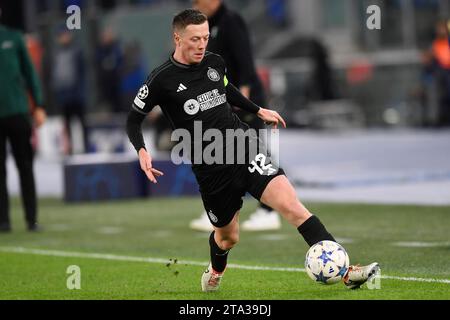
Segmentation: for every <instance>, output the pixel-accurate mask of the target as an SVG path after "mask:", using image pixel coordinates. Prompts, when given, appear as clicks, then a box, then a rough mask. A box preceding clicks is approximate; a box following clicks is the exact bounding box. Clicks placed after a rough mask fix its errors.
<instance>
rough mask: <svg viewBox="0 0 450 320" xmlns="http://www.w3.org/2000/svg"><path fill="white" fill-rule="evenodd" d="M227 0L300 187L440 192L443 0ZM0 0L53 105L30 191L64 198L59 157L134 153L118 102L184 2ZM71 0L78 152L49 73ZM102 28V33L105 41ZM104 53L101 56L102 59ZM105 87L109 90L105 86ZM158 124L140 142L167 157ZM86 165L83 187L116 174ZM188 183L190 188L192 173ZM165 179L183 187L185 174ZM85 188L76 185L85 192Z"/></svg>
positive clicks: (381, 193) (446, 173) (444, 145)
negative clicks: (434, 65) (242, 25)
mask: <svg viewBox="0 0 450 320" xmlns="http://www.w3.org/2000/svg"><path fill="white" fill-rule="evenodd" d="M226 2H227V3H228V5H229V6H230V7H231V8H234V9H238V10H239V12H241V13H242V15H243V17H244V18H245V19H246V21H247V23H248V25H249V27H250V31H251V36H252V42H253V45H254V54H255V56H256V58H257V65H258V72H259V74H260V76H261V78H262V79H263V82H264V85H265V88H266V92H267V94H268V96H269V98H270V104H269V105H270V106H271V107H272V108H274V109H277V110H278V111H280V112H281V113H282V114H283V116H284V117H285V118H286V120H287V121H288V125H289V128H290V129H289V130H287V131H286V132H282V133H281V138H282V139H281V140H282V141H281V154H280V158H281V161H282V164H283V165H284V166H285V167H286V168H287V169H288V170H289V171H290V172H291V175H294V180H296V182H297V186H298V187H299V188H304V189H303V190H305V191H306V192H305V193H303V194H304V197H305V198H306V199H308V198H311V199H314V200H332V199H338V198H340V199H343V200H344V201H349V200H357V201H380V200H384V201H389V202H399V203H402V202H404V201H406V202H416V201H417V202H421V203H422V202H423V203H426V202H429V203H436V204H444V203H447V204H449V203H450V182H449V181H450V165H449V162H448V158H449V153H450V133H449V131H448V130H446V129H445V126H448V125H449V123H448V119H445V113H448V112H449V111H448V109H449V108H450V107H449V105H448V104H447V105H445V106H441V105H440V100H439V99H440V98H439V95H442V93H441V92H439V84H438V81H437V80H435V79H433V77H432V76H430V74H428V73H427V72H426V66H425V60H426V55H427V52H428V51H429V49H430V47H431V45H432V43H433V39H434V37H435V25H436V22H437V21H439V19H443V18H447V16H448V15H449V13H450V12H449V6H450V1H448V0H404V1H402V0H398V1H361V0H342V1H332V0H321V1H308V0H290V1H289V0H279V1H277V0H267V1H246V0H227V1H226ZM2 3H3V7H4V8H3V12H4V14H3V21H4V23H5V24H7V25H11V26H13V27H16V28H19V29H22V30H24V31H25V32H27V34H28V36H29V39H33V40H35V41H31V40H30V41H29V44H30V50H31V51H32V56H33V57H35V61H36V64H37V65H38V66H39V67H38V69H39V70H40V71H41V72H40V74H41V78H42V83H43V88H44V91H45V98H46V99H45V101H46V107H47V110H48V112H49V115H50V118H49V121H48V122H47V123H46V125H45V126H44V127H43V128H42V129H41V130H39V131H38V132H37V133H36V134H37V139H36V151H37V161H36V174H37V184H38V191H39V193H40V195H41V196H57V197H65V198H66V199H67V198H70V199H75V198H76V196H74V195H73V193H74V192H77V190H76V189H77V188H84V189H85V188H86V184H84V185H83V184H81V185H79V186H78V187H77V184H76V183H74V182H73V181H72V179H75V180H76V177H75V176H73V175H72V173H73V172H71V171H70V170H69V171H68V170H64V166H65V168H66V169H67V166H69V169H70V168H71V167H72V166H74V164H82V163H93V164H95V163H97V164H98V163H105V162H109V161H112V162H114V163H117V162H119V163H123V162H127V161H131V160H130V159H133V158H134V150H132V147H131V145H130V144H129V143H128V141H127V138H126V136H125V132H124V122H125V115H126V112H127V111H128V109H129V105H130V101H132V98H133V97H134V95H135V93H136V90H137V88H139V86H140V84H141V83H142V81H143V80H144V79H145V78H146V76H147V74H148V73H149V71H151V69H152V68H154V67H156V66H158V65H159V64H160V63H161V62H163V61H164V60H165V59H166V58H167V55H168V54H169V53H170V52H171V50H172V43H171V33H170V32H171V31H170V22H171V19H172V17H173V14H174V13H175V12H177V11H178V10H179V9H181V8H184V7H187V6H190V1H181V0H180V1H170V0H166V1H158V0H142V1H137V0H136V1H133V0H128V1H126V0H123V1H119V0H116V1H81V0H78V1H58V0H53V1H52V0H46V1H3V2H2ZM71 4H76V5H78V6H80V8H81V14H82V22H81V30H73V31H71V33H72V35H73V36H74V38H75V44H76V45H77V46H79V47H80V49H81V50H82V53H83V56H84V58H85V60H84V61H85V62H84V63H85V70H86V73H85V74H86V76H85V78H84V79H85V83H84V85H85V88H89V89H88V90H87V89H86V90H85V93H86V107H85V110H86V111H85V113H86V124H85V126H86V131H84V133H85V135H86V136H87V137H86V146H85V147H83V130H82V129H81V125H80V122H79V121H77V119H76V118H75V119H74V121H72V124H71V127H72V130H73V153H74V154H75V155H78V156H77V157H75V158H74V157H68V140H67V138H66V135H65V134H64V126H63V121H62V117H61V113H62V111H61V108H60V107H59V106H58V103H57V101H56V99H55V93H54V91H53V88H52V85H51V83H52V81H51V74H52V72H53V69H54V66H55V52H56V48H57V38H58V33H59V32H60V30H61V28H64V26H65V23H66V20H67V18H68V16H69V15H68V14H67V13H66V8H67V7H68V6H69V5H71ZM371 4H377V5H379V6H380V8H381V13H382V14H381V18H382V21H381V26H382V28H381V30H369V29H368V28H367V27H366V20H367V18H368V17H369V15H368V14H367V13H366V8H367V7H368V6H369V5H371ZM62 26H63V27H62ZM105 34H110V35H111V36H110V38H111V39H113V40H111V41H110V43H112V44H111V45H110V47H109V49H108V48H107V49H105V50H106V51H102V39H103V38H104V37H105V36H104V35H105ZM33 44H34V45H33ZM106 47H108V45H106ZM108 50H109V51H108ZM105 52H106V53H105ZM108 59H109V60H108ZM108 63H110V64H112V65H111V66H110V67H108V66H104V65H108ZM108 68H110V69H109V71H108V70H107V69H108ZM105 70H106V71H105ZM108 72H109V73H108ZM105 82H106V83H105ZM104 86H106V87H107V88H109V92H110V96H109V97H108V96H106V97H105V94H103V92H104V91H105V89H104V88H103V87H104ZM106 90H108V89H106ZM447 94H448V93H447ZM155 124H156V126H155ZM155 127H157V128H158V129H157V131H158V132H156V133H155V129H154V128H155ZM164 129H165V124H164V123H163V124H161V123H151V122H150V121H149V122H148V123H146V139H147V143H150V145H151V149H150V150H152V151H153V152H154V153H155V155H156V158H157V159H161V160H167V157H168V156H167V154H168V153H167V149H168V147H169V146H168V145H170V143H168V139H167V134H164ZM297 148H299V149H297ZM289 150H301V152H298V153H297V152H294V153H293V152H289ZM81 154H84V155H82V156H80V155H81ZM71 164H72V166H71ZM13 167H14V165H13V162H12V160H11V159H10V162H9V169H10V170H8V171H9V172H11V174H10V175H9V185H10V191H11V192H12V193H13V194H17V192H18V191H19V189H18V180H17V177H16V176H15V175H14V168H13ZM324 170H326V172H327V174H326V175H324V174H323V173H324ZM97 171H98V170H97ZM97 171H96V172H97ZM97 173H98V174H97V175H96V177H97V179H100V180H98V181H97V182H95V181H91V182H90V185H91V186H92V188H95V186H94V185H95V184H96V183H97V184H98V183H100V184H101V183H106V184H108V185H111V184H114V181H112V180H111V179H107V181H106V182H104V181H103V182H102V178H101V177H104V176H105V175H107V174H104V173H101V172H97ZM73 174H83V173H80V172H78V171H77V172H75V173H73ZM85 174H86V173H85ZM181 176H183V174H181ZM99 177H100V178H99ZM67 179H71V181H70V182H69V183H68V182H67V181H66V180H67ZM94 180H95V178H94ZM188 180H189V179H188ZM50 181H51V183H49V182H50ZM99 181H100V182H99ZM185 182H186V181H184V182H183V181H180V182H179V183H181V184H183V183H185ZM86 183H87V182H86ZM186 183H187V184H189V181H187V182H186ZM191 184H192V183H191ZM64 186H66V188H64ZM414 186H416V187H417V188H414ZM110 187H111V186H110ZM355 187H357V188H355ZM111 188H114V187H113V186H112V187H111ZM337 188H338V189H339V192H336V189H337ZM386 188H392V190H393V192H386V190H387V189H386ZM69 189H70V190H69ZM116 189H117V188H116ZM355 189H357V191H356V192H355ZM136 190H137V191H139V190H140V192H141V193H140V195H142V194H144V193H148V190H147V191H146V190H143V189H142V188H140V189H139V188H136ZM167 190H169V189H167ZM186 190H187V191H186V192H187V193H189V192H193V191H192V186H191V188H190V189H189V186H187V187H186ZM188 190H189V191H188ZM327 190H328V192H327ZM345 190H348V192H345ZM137 191H136V192H137ZM172 191H173V192H175V193H177V192H178V193H183V186H182V185H178V187H177V190H175V191H174V190H172ZM68 192H70V193H71V194H67V193H68ZM111 192H112V193H114V192H113V191H111ZM173 192H172V193H173ZM64 193H66V194H64ZM161 193H164V192H161ZM92 194H93V195H91V196H89V195H84V196H83V198H85V199H89V197H93V198H95V197H96V195H95V192H93V193H92ZM119 194H120V192H115V193H114V194H112V195H111V196H108V195H104V197H107V198H108V197H111V198H114V197H118V196H119ZM415 194H422V195H423V196H422V197H416V196H414V195H415ZM120 195H121V196H123V197H127V196H129V195H131V193H129V194H125V195H122V194H120ZM93 200H95V199H93ZM396 200H397V201H396Z"/></svg>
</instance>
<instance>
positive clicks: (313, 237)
mask: <svg viewBox="0 0 450 320" xmlns="http://www.w3.org/2000/svg"><path fill="white" fill-rule="evenodd" d="M260 200H261V201H262V202H263V203H266V204H267V205H269V206H271V207H272V208H274V209H275V210H277V211H278V212H280V214H282V215H283V217H284V218H285V219H287V220H288V221H289V222H290V223H291V224H292V225H294V226H295V227H296V228H297V230H298V231H299V232H300V234H301V235H302V236H303V238H304V239H305V241H306V242H307V243H308V245H309V246H310V247H311V246H312V245H314V244H316V243H317V242H319V241H322V240H330V241H334V242H336V240H335V239H334V238H333V236H332V235H331V234H330V233H329V232H328V231H327V230H326V228H325V226H324V225H323V224H322V222H321V221H320V220H319V218H317V217H316V216H314V215H312V214H311V213H310V212H309V211H308V209H306V208H305V206H303V204H302V203H301V202H300V200H298V198H297V195H296V192H295V189H294V187H293V186H292V185H291V183H290V182H289V180H288V179H287V177H286V176H284V175H280V176H277V177H275V178H273V179H272V180H271V181H270V182H269V183H268V184H267V186H266V188H265V189H264V192H263V193H262V195H261V199H260ZM379 270H380V267H379V264H378V263H377V262H374V263H371V264H369V265H367V266H350V267H349V270H348V272H347V273H346V275H345V276H344V284H345V285H346V286H347V287H348V288H349V289H356V288H359V287H361V285H362V284H364V283H365V282H367V281H368V280H370V279H371V277H373V276H375V275H376V274H377V273H378V272H379Z"/></svg>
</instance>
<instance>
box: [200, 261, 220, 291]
mask: <svg viewBox="0 0 450 320" xmlns="http://www.w3.org/2000/svg"><path fill="white" fill-rule="evenodd" d="M222 277H223V272H217V271H215V270H214V269H213V268H212V265H211V263H210V264H209V266H208V269H206V271H205V272H203V275H202V281H201V283H202V291H203V292H213V291H217V290H219V286H220V281H221V280H222Z"/></svg>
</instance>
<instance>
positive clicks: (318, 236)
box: [297, 215, 336, 247]
mask: <svg viewBox="0 0 450 320" xmlns="http://www.w3.org/2000/svg"><path fill="white" fill-rule="evenodd" d="M297 230H298V232H300V234H301V235H302V236H303V238H304V239H305V241H306V243H307V244H308V245H309V246H310V247H311V246H313V245H314V244H316V243H317V242H319V241H323V240H330V241H334V242H336V240H335V239H334V238H333V236H332V235H331V234H330V233H329V232H328V231H327V229H325V226H324V225H323V224H322V222H321V221H320V220H319V218H317V217H316V216H314V215H313V216H311V217H310V218H308V220H306V221H305V222H303V223H302V224H301V225H300V226H299V227H298V228H297Z"/></svg>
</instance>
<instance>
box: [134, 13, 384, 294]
mask: <svg viewBox="0 0 450 320" xmlns="http://www.w3.org/2000/svg"><path fill="white" fill-rule="evenodd" d="M173 37H174V42H175V51H174V53H173V54H172V55H171V56H170V57H169V59H168V60H167V61H166V62H165V63H163V64H162V65H161V66H160V67H158V68H156V69H155V70H153V72H152V73H151V74H150V76H149V77H148V79H147V81H146V82H145V84H144V85H143V86H142V87H141V89H140V90H139V92H138V94H137V96H136V98H135V100H134V102H133V107H132V110H131V111H130V113H129V115H128V119H127V134H128V137H129V139H130V141H131V143H132V144H133V146H134V147H135V149H136V151H137V152H138V156H139V162H140V165H141V169H142V170H143V171H144V172H145V174H146V175H147V177H148V179H149V180H150V181H151V182H153V183H157V180H156V178H158V177H160V176H162V175H163V173H162V172H161V171H159V170H158V169H156V168H153V166H152V157H151V156H150V154H149V152H148V151H147V150H146V148H145V143H144V138H143V136H142V130H141V125H142V121H143V120H144V118H145V116H146V115H147V114H148V113H149V112H150V111H151V110H152V108H153V107H154V106H155V105H159V106H160V107H161V110H162V111H163V113H164V115H165V116H166V117H167V119H168V120H169V122H170V123H171V125H172V127H173V128H174V129H180V130H181V129H182V130H184V131H188V132H189V133H190V136H191V137H194V139H191V144H192V146H191V147H192V149H194V151H195V150H197V153H196V152H191V154H190V155H191V161H192V170H193V171H194V174H195V176H196V179H197V182H198V183H199V186H200V188H199V189H200V193H201V197H202V200H203V204H204V207H205V210H206V211H207V212H208V216H209V218H210V220H211V223H212V224H213V226H214V231H213V232H212V233H211V235H210V237H209V244H210V255H211V262H210V264H209V266H208V268H207V270H206V271H205V272H204V273H203V275H202V278H201V287H202V290H203V291H205V292H208V291H216V290H217V289H218V288H219V285H220V281H221V279H222V277H223V274H224V271H225V268H226V265H227V258H228V254H229V251H230V250H231V249H232V248H233V247H234V246H235V245H236V244H237V242H238V241H239V210H240V209H241V207H242V197H243V196H244V195H245V193H246V192H249V193H250V194H251V195H252V196H253V197H254V198H256V199H257V200H258V201H261V202H262V203H264V204H266V205H268V206H270V207H272V208H274V209H275V210H276V211H278V212H279V213H280V214H281V215H282V216H283V217H284V218H285V219H286V220H287V221H288V222H289V223H290V224H292V225H293V226H294V227H295V228H297V230H298V231H299V233H300V234H301V235H302V236H303V238H304V239H305V241H306V242H307V243H308V245H309V246H312V245H314V244H315V243H317V242H319V241H321V240H331V241H335V240H334V238H333V236H332V235H331V234H330V233H329V232H328V231H327V230H326V228H325V226H324V225H323V224H322V223H321V221H320V220H319V218H318V217H317V216H315V215H312V214H311V213H310V212H309V211H308V210H307V209H306V208H305V207H304V206H303V204H302V203H301V202H300V201H299V200H298V199H297V195H296V192H295V190H294V188H293V187H292V185H291V184H290V182H289V180H288V179H287V177H286V176H285V174H284V172H283V170H282V169H281V168H278V169H277V170H273V171H269V174H267V173H266V172H264V171H263V170H262V168H266V169H267V168H269V169H271V168H273V164H272V163H271V160H270V157H269V156H268V155H263V157H264V158H265V160H266V161H263V160H261V157H260V156H261V154H258V156H257V157H255V160H253V161H248V162H245V163H244V164H239V163H235V164H229V163H228V161H227V162H226V163H225V164H224V163H220V162H216V163H212V164H209V163H208V162H207V161H200V162H199V161H198V156H199V154H198V153H199V152H198V148H197V146H196V144H200V146H201V147H202V149H201V150H200V152H202V151H204V150H206V148H208V147H209V145H206V146H205V145H204V144H203V143H202V141H196V140H195V137H196V136H199V135H198V134H197V135H195V130H196V127H198V124H199V123H200V124H201V127H202V130H203V131H202V132H206V131H207V130H208V129H214V130H216V131H220V132H226V131H227V129H228V130H230V129H231V130H234V131H236V132H238V131H239V129H241V131H243V130H246V129H248V128H249V127H248V125H246V124H244V123H243V122H241V121H240V120H239V118H238V117H237V116H236V115H235V114H234V113H233V112H232V109H231V107H230V104H232V105H235V106H238V107H240V108H241V109H243V110H246V111H248V112H251V113H254V114H256V115H257V116H258V117H259V118H260V119H261V120H263V121H264V122H266V123H269V124H271V125H272V127H273V128H276V127H277V126H278V125H282V126H283V127H285V126H286V125H285V121H284V120H283V118H282V117H281V116H280V115H279V114H278V113H277V112H275V111H272V110H269V109H265V108H263V107H260V106H257V105H255V104H254V103H253V102H251V101H250V100H248V99H247V98H245V97H244V96H243V95H242V94H241V93H240V91H239V90H238V89H237V88H236V87H235V86H234V85H233V84H232V83H229V82H228V80H227V78H226V68H225V63H224V61H223V59H222V58H221V57H220V56H219V55H216V54H213V53H210V52H208V51H206V47H207V44H208V38H209V29H208V21H207V17H206V16H205V15H204V14H202V13H201V12H200V11H197V10H194V9H187V10H184V11H182V12H180V13H179V14H178V15H176V16H175V17H174V19H173ZM200 139H201V137H200ZM248 140H252V138H251V137H250V138H249V139H248ZM218 145H221V146H222V147H223V148H224V149H226V148H228V147H229V146H228V145H227V144H225V143H223V144H218ZM226 151H227V150H224V153H223V154H226ZM202 154H203V153H202ZM258 157H259V160H260V161H259V165H260V166H259V167H258V163H257V158H258ZM200 160H201V159H200ZM378 269H379V266H378V263H372V264H370V265H368V266H365V267H361V266H350V267H349V270H348V271H347V273H346V275H345V284H346V285H347V286H348V287H349V288H357V287H360V286H361V285H362V284H363V283H364V282H366V281H367V280H368V279H369V278H370V277H372V276H373V275H374V274H376V272H377V270H378Z"/></svg>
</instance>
